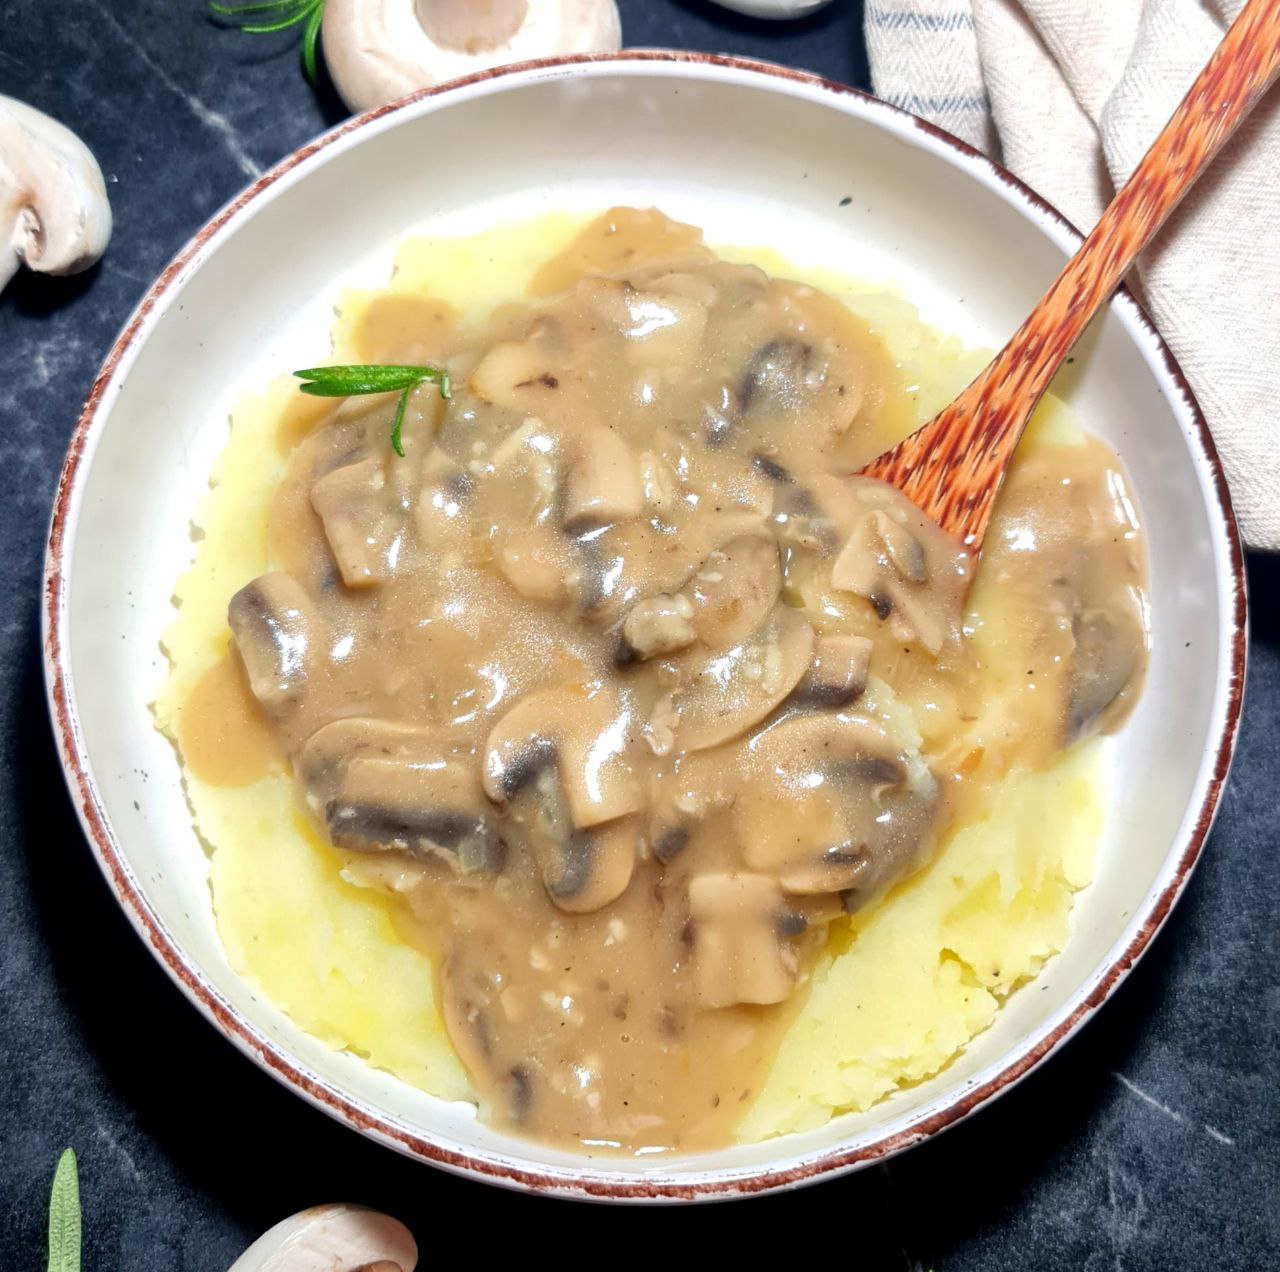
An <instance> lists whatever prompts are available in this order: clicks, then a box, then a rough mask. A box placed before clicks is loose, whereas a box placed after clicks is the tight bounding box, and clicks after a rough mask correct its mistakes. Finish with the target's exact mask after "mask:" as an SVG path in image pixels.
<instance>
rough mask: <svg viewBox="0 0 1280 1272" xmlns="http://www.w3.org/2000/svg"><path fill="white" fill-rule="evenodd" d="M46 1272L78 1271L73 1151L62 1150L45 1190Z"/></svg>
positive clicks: (77, 1179) (77, 1205) (77, 1191)
mask: <svg viewBox="0 0 1280 1272" xmlns="http://www.w3.org/2000/svg"><path fill="white" fill-rule="evenodd" d="M47 1266H48V1272H80V1177H79V1174H78V1172H77V1171H76V1155H75V1151H74V1150H73V1149H70V1148H65V1149H63V1150H62V1156H61V1157H59V1158H58V1168H57V1170H55V1171H54V1172H53V1188H52V1190H51V1191H50V1193H49V1262H48V1265H47Z"/></svg>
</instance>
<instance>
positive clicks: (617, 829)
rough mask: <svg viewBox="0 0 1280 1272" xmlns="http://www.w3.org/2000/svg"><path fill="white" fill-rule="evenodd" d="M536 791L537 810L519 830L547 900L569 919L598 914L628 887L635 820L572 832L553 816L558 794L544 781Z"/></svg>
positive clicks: (635, 844) (634, 851)
mask: <svg viewBox="0 0 1280 1272" xmlns="http://www.w3.org/2000/svg"><path fill="white" fill-rule="evenodd" d="M541 785H542V790H541V807H540V808H539V810H538V812H537V814H536V815H535V816H534V817H532V818H531V819H529V820H528V821H527V822H526V824H525V830H526V833H527V834H528V837H529V842H530V845H531V847H532V848H533V852H534V856H535V857H536V858H537V861H538V868H539V871H540V872H541V874H542V882H543V886H544V887H545V888H546V890H547V895H548V896H549V897H550V898H551V900H552V901H553V902H554V903H555V904H556V906H557V908H558V909H561V910H564V911H566V912H567V913H569V914H587V913H589V912H591V911H592V910H599V909H602V908H603V907H604V906H606V905H608V904H610V902H612V901H616V900H617V899H618V897H620V896H621V895H622V894H623V893H624V892H625V891H626V889H627V885H628V884H629V883H630V882H631V874H632V871H633V870H634V869H635V862H636V857H637V855H638V854H637V849H638V846H639V845H638V827H637V821H636V818H635V817H622V818H619V819H618V820H617V821H612V822H608V823H606V824H605V825H603V826H594V827H592V828H590V829H580V828H575V827H573V826H570V825H568V824H567V819H566V818H564V817H563V816H559V815H557V813H556V811H555V810H556V807H557V801H558V799H559V793H558V792H557V791H556V790H555V789H554V788H553V787H551V786H550V785H549V784H548V783H546V782H545V781H544V782H543V783H542V784H541Z"/></svg>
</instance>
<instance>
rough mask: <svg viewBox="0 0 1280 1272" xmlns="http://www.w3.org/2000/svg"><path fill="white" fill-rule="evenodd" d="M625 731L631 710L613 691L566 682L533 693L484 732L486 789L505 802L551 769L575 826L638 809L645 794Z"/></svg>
mask: <svg viewBox="0 0 1280 1272" xmlns="http://www.w3.org/2000/svg"><path fill="white" fill-rule="evenodd" d="M630 729H631V720H630V713H629V712H628V711H627V710H626V709H625V708H624V707H623V706H622V705H621V704H620V703H619V701H618V698H617V695H616V694H615V693H614V692H613V691H612V690H609V689H605V688H594V689H593V688H589V687H586V686H582V685H576V684H571V685H562V686H559V687H557V688H554V689H543V690H540V691H539V692H537V693H533V694H530V695H529V696H528V697H527V698H523V699H521V701H519V702H518V703H516V705H515V706H514V707H512V708H511V710H510V711H509V712H507V714H506V715H505V716H503V718H502V719H501V720H500V721H499V722H498V723H497V724H496V725H495V726H494V728H493V731H492V732H491V733H490V734H489V738H488V741H487V742H486V743H485V747H484V759H483V766H482V772H483V775H484V776H483V782H484V792H485V794H486V795H488V797H489V798H490V799H491V800H493V801H494V803H495V804H499V805H506V804H508V803H510V802H511V801H512V800H514V799H515V797H516V796H517V795H518V794H519V793H520V791H521V789H522V788H523V787H525V786H526V785H527V784H528V783H529V782H530V781H531V780H532V779H534V778H536V777H538V776H539V774H541V773H542V771H543V770H544V769H547V768H550V767H554V768H555V770H556V773H557V774H558V776H559V782H560V786H561V789H562V790H563V791H564V796H565V800H566V802H567V805H568V810H569V816H570V818H571V819H572V822H573V824H574V826H576V827H578V828H579V829H587V828H590V827H592V826H599V825H600V824H601V823H603V822H607V821H612V820H613V819H614V818H615V817H624V816H626V815H627V814H628V813H633V812H636V811H637V810H638V809H639V808H640V807H641V804H642V802H643V794H642V791H641V786H640V782H639V780H638V778H637V775H636V773H635V769H634V767H633V765H632V762H631V760H630V759H629V757H628V752H629V751H630V750H631V738H630Z"/></svg>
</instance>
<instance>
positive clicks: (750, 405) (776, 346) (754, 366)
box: [738, 336, 814, 420]
mask: <svg viewBox="0 0 1280 1272" xmlns="http://www.w3.org/2000/svg"><path fill="white" fill-rule="evenodd" d="M813 361H814V351H813V346H812V345H809V344H806V343H805V342H804V341H803V340H797V339H795V338H794V337H791V336H787V337H783V338H781V339H777V340H770V341H769V343H768V344H766V345H765V346H764V347H763V348H762V349H761V350H760V351H759V352H758V353H757V354H756V355H755V356H754V357H753V358H752V359H751V361H750V362H749V363H748V364H747V369H746V372H745V374H744V375H743V377H742V383H741V385H740V386H739V388H738V399H739V401H740V402H741V405H742V414H743V417H744V419H747V420H750V419H751V418H752V417H753V416H759V417H762V418H768V417H769V416H771V415H776V414H777V413H778V412H779V411H784V410H794V409H795V408H796V407H797V406H798V405H799V403H800V398H801V395H802V393H803V391H804V388H805V377H806V375H807V374H808V373H809V371H810V369H811V367H812V365H813Z"/></svg>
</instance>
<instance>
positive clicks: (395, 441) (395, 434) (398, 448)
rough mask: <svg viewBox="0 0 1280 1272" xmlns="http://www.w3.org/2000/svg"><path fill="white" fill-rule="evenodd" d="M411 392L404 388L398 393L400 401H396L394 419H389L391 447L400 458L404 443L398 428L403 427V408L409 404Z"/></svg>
mask: <svg viewBox="0 0 1280 1272" xmlns="http://www.w3.org/2000/svg"><path fill="white" fill-rule="evenodd" d="M412 392H413V390H412V389H405V391H404V392H403V393H402V394H400V401H399V402H397V403H396V415H395V419H393V420H392V421H391V449H392V450H393V451H395V453H396V454H397V455H399V456H400V458H401V459H403V458H404V443H403V442H402V441H401V440H400V430H401V429H403V428H404V408H405V407H406V406H408V405H409V394H410V393H412Z"/></svg>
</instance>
